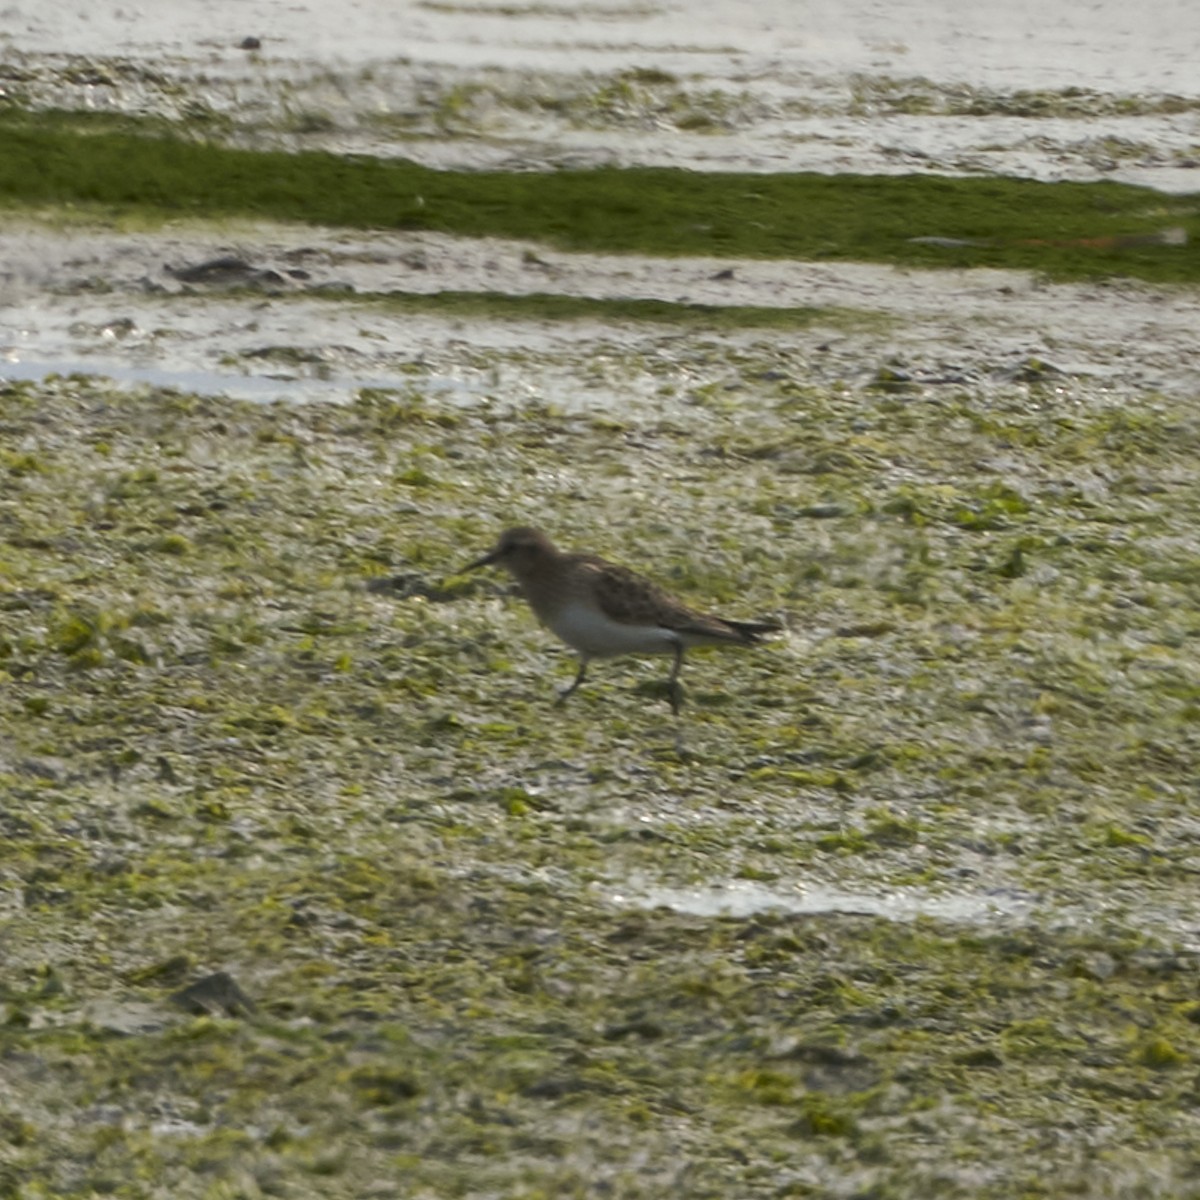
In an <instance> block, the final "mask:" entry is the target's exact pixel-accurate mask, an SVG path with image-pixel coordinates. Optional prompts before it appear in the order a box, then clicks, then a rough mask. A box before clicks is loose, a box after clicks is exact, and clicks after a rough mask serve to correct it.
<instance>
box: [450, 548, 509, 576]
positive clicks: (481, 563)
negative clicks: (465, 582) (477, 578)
mask: <svg viewBox="0 0 1200 1200" xmlns="http://www.w3.org/2000/svg"><path fill="white" fill-rule="evenodd" d="M499 557H500V551H499V549H495V550H489V551H488V552H487V553H486V554H485V555H484V556H483V557H482V558H477V559H476V560H475V561H474V562H472V563H467V565H466V566H465V567H463V568H462V569H461V570H460V571H459V574H460V575H461V574H463V573H464V572H466V571H477V570H479V568H480V567H488V566H491V564H492V563H494V562H495V561H496V559H498V558H499Z"/></svg>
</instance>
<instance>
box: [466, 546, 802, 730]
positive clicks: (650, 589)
mask: <svg viewBox="0 0 1200 1200" xmlns="http://www.w3.org/2000/svg"><path fill="white" fill-rule="evenodd" d="M492 563H495V564H496V565H497V566H501V567H504V568H505V569H506V570H508V571H509V572H510V573H511V574H512V576H513V577H514V578H515V579H516V581H517V584H518V586H519V587H520V589H521V592H522V594H523V595H524V597H525V599H526V600H528V601H529V606H530V607H531V608H532V609H533V611H534V613H536V614H537V618H538V620H539V621H541V623H542V624H543V625H545V626H546V627H547V628H548V629H550V630H551V632H553V633H554V634H555V635H557V636H558V637H560V638H561V639H562V640H563V641H564V642H566V643H567V645H568V646H570V647H571V648H572V649H573V650H575V651H576V652H577V653H578V654H579V671H578V672H577V673H576V675H575V678H574V680H573V681H572V682H571V683H570V685H569V686H567V687H565V688H563V689H562V690H561V691H560V692H559V694H558V699H559V702H560V703H561V702H562V701H563V700H565V699H566V698H567V697H568V696H569V695H570V694H571V693H572V692H574V691H575V690H576V688H578V687H579V685H580V684H581V683H583V681H584V679H585V678H586V677H587V668H588V663H590V662H591V661H592V659H593V658H612V657H615V656H616V655H619V654H673V655H674V656H675V664H674V666H673V667H672V668H671V675H670V678H669V679H668V680H667V693H668V695H669V696H670V699H671V708H672V710H673V711H674V712H675V713H676V714H678V712H679V705H680V703H681V702H682V698H683V696H682V692H683V689H682V688H681V687H680V685H679V670H680V668H681V667H682V666H683V654H684V651H685V650H687V649H688V648H689V647H691V646H706V645H722V644H723V645H733V646H752V645H754V644H755V643H756V642H757V641H759V639H760V638H761V637H762V636H763V635H764V634H767V633H776V632H778V631H779V630H780V629H781V628H782V626H781V625H780V624H779V622H778V621H730V620H727V619H726V618H724V617H714V616H709V615H707V614H706V613H699V612H696V611H695V610H694V609H691V608H688V607H687V605H685V604H684V603H683V602H682V601H680V600H677V599H676V598H675V597H674V596H671V595H668V593H666V592H664V591H663V590H662V589H661V588H659V587H657V586H655V585H654V584H653V583H651V582H650V580H648V579H645V578H643V577H642V576H641V575H638V574H636V573H635V572H633V571H630V570H629V569H628V568H626V567H620V566H617V565H616V564H615V563H610V562H608V561H607V560H605V559H603V558H599V557H598V556H597V555H595V554H565V553H564V552H563V551H561V550H559V549H558V547H557V546H555V545H554V543H553V542H552V541H551V540H550V539H549V538H548V537H547V536H546V535H545V534H544V533H542V531H541V530H540V529H530V528H528V527H527V526H522V527H520V528H517V529H508V530H506V531H505V532H504V533H502V534H501V535H500V540H499V541H498V542H497V543H496V545H495V546H494V547H493V548H492V549H491V550H489V551H488V553H487V554H485V555H484V556H483V557H482V558H480V559H477V560H476V561H475V562H473V563H470V564H469V565H468V566H467V567H465V568H464V570H467V571H473V570H475V569H476V568H477V567H485V566H488V565H489V564H492Z"/></svg>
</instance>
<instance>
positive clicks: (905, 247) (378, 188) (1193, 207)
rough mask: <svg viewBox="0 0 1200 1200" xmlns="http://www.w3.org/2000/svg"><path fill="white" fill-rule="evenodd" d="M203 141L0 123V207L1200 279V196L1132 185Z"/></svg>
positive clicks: (95, 121) (52, 118) (11, 116)
mask: <svg viewBox="0 0 1200 1200" xmlns="http://www.w3.org/2000/svg"><path fill="white" fill-rule="evenodd" d="M195 132H196V131H192V130H189V129H188V128H186V127H180V126H173V125H169V124H167V123H165V122H162V121H159V120H154V119H145V120H140V121H139V120H136V119H132V118H125V117H120V118H117V117H112V116H107V115H94V114H93V115H88V114H80V113H65V112H49V113H39V114H31V113H28V112H25V111H21V110H10V111H8V112H5V113H0V202H3V203H4V204H7V205H9V206H13V207H29V206H37V207H43V206H45V205H48V204H49V205H87V206H96V207H98V208H99V209H101V210H110V211H117V212H121V213H136V214H140V215H143V216H145V217H146V218H147V219H165V218H170V217H173V216H178V215H181V214H186V215H189V216H197V217H212V216H242V217H254V218H270V219H274V220H283V221H300V222H311V223H314V224H324V225H333V226H345V227H352V228H394V229H411V230H430V231H435V232H439V233H449V234H456V235H461V236H466V237H484V236H495V237H510V238H520V239H528V240H531V241H536V242H542V243H546V244H549V245H553V246H556V247H559V248H561V249H568V250H589V251H602V252H608V253H642V254H665V255H684V254H686V255H712V256H718V257H750V258H794V259H801V260H830V261H847V260H857V261H873V262H885V263H896V264H907V265H912V266H927V267H936V266H955V267H968V266H992V267H1010V268H1025V269H1036V270H1039V271H1042V272H1044V273H1046V274H1047V275H1048V276H1051V277H1056V278H1064V279H1066V278H1097V277H1106V276H1113V275H1121V276H1131V277H1136V278H1140V279H1144V280H1147V281H1154V282H1162V283H1186V282H1195V281H1196V280H1198V279H1200V206H1198V201H1197V197H1196V195H1188V196H1175V197H1167V196H1163V195H1162V194H1160V193H1156V192H1153V191H1150V190H1149V189H1145V188H1137V187H1131V186H1127V185H1124V184H1117V183H1106V182H1099V183H1052V184H1051V183H1039V182H1035V181H1031V180H1022V179H996V178H969V177H968V178H950V177H946V176H938V175H907V176H864V175H836V176H832V175H820V174H812V173H808V174H805V173H797V174H778V175H753V174H717V173H712V174H710V173H701V172H695V171H686V170H678V169H669V168H630V169H627V168H615V167H596V168H590V169H583V170H560V171H552V172H533V171H528V172H504V171H475V172H462V171H438V170H432V169H430V168H427V167H423V166H419V165H417V164H415V163H412V162H409V161H406V160H403V159H390V160H382V159H373V158H367V157H363V156H338V155H335V154H330V153H324V152H305V153H300V154H289V153H286V152H283V151H259V150H247V149H238V148H233V147H230V146H226V145H222V144H219V143H218V142H215V141H206V140H203V135H204V133H205V132H206V131H203V130H202V131H199V133H200V136H193V134H194V133H195ZM1166 227H1172V228H1182V229H1184V230H1185V232H1187V233H1188V234H1189V235H1190V237H1189V240H1188V242H1187V243H1186V244H1184V245H1157V244H1145V243H1137V242H1136V239H1137V238H1139V237H1147V236H1149V235H1153V234H1155V233H1158V232H1160V231H1161V230H1163V229H1164V228H1166ZM914 238H938V239H947V240H951V241H953V240H963V241H973V242H983V243H986V244H982V245H944V244H943V245H931V244H928V243H920V242H914V241H913V240H912V239H914ZM1130 243H1133V244H1130Z"/></svg>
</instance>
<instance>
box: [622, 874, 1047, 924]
mask: <svg viewBox="0 0 1200 1200" xmlns="http://www.w3.org/2000/svg"><path fill="white" fill-rule="evenodd" d="M609 900H610V902H611V903H613V904H615V905H618V906H621V907H631V908H669V909H671V910H672V911H673V912H678V913H685V914H687V915H689V916H696V917H750V916H754V915H755V914H758V913H771V912H775V913H792V914H795V915H814V914H820V913H841V914H847V915H861V916H869V917H886V918H888V919H889V920H893V921H904V920H912V919H914V918H916V917H936V918H938V919H939V920H945V921H958V922H962V923H964V924H977V923H985V922H993V921H997V920H1000V919H1002V918H1006V917H1009V918H1012V917H1028V916H1030V914H1031V913H1032V912H1033V911H1034V908H1035V900H1034V898H1033V897H1032V896H1030V895H1028V894H1027V893H1021V892H1016V891H1005V890H1002V889H997V890H995V891H994V892H988V893H969V892H958V893H954V892H948V893H942V894H934V893H929V892H922V891H920V890H918V889H916V888H895V889H886V890H883V891H879V892H866V891H858V892H856V891H843V890H841V889H839V888H832V887H824V886H821V885H819V884H816V885H813V884H804V885H796V886H794V887H768V886H767V885H765V884H762V883H756V882H752V881H750V880H745V879H730V880H725V881H723V882H721V883H716V884H703V885H696V886H695V887H663V886H660V885H653V884H648V885H645V886H633V887H630V888H629V889H628V890H615V891H613V892H612V893H611V894H610V896H609Z"/></svg>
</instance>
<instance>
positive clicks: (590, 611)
mask: <svg viewBox="0 0 1200 1200" xmlns="http://www.w3.org/2000/svg"><path fill="white" fill-rule="evenodd" d="M546 624H547V625H548V626H549V627H550V629H551V630H552V631H553V632H554V633H555V634H557V635H558V636H559V637H560V638H562V640H563V641H564V642H566V643H567V645H568V646H571V647H572V648H573V649H575V650H578V651H579V653H580V654H586V655H588V656H589V657H592V658H611V657H613V656H614V655H617V654H667V653H670V652H671V651H673V650H674V649H675V646H676V645H677V643H678V642H680V641H681V640H682V639H681V638H680V637H679V635H678V634H677V633H674V632H672V631H671V630H670V629H663V628H662V626H661V625H625V624H623V623H622V622H620V621H614V620H612V618H611V617H606V616H605V615H604V613H602V612H601V611H600V609H599V608H596V607H594V606H593V605H590V604H578V603H576V604H565V605H563V607H562V608H560V609H559V610H558V612H556V613H555V614H554V619H553V620H550V621H547V622H546Z"/></svg>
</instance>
